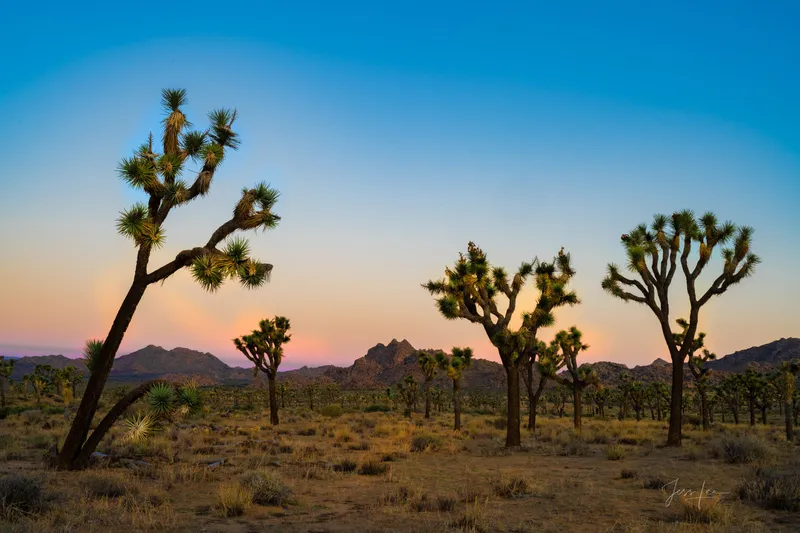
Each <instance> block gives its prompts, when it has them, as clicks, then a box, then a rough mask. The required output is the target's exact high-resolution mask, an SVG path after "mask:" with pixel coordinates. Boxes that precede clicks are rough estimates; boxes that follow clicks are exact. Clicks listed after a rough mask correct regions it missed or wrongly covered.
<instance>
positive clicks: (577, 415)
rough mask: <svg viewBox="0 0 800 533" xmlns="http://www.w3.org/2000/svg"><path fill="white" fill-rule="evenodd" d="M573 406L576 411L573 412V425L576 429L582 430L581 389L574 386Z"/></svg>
mask: <svg viewBox="0 0 800 533" xmlns="http://www.w3.org/2000/svg"><path fill="white" fill-rule="evenodd" d="M572 406H573V407H574V413H573V414H572V421H573V426H574V427H575V429H576V430H578V431H580V430H581V409H582V405H581V390H580V389H579V388H578V387H573V388H572Z"/></svg>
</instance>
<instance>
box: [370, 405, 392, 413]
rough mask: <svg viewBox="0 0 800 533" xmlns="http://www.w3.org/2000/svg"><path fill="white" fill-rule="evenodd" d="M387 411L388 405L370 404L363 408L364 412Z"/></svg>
mask: <svg viewBox="0 0 800 533" xmlns="http://www.w3.org/2000/svg"><path fill="white" fill-rule="evenodd" d="M389 411H390V409H389V406H388V405H379V404H372V405H368V406H366V407H365V408H364V412H365V413H388V412H389Z"/></svg>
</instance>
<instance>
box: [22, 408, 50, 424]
mask: <svg viewBox="0 0 800 533" xmlns="http://www.w3.org/2000/svg"><path fill="white" fill-rule="evenodd" d="M20 418H21V419H22V423H23V424H25V425H26V426H39V425H41V424H42V422H44V415H43V414H42V411H41V410H39V409H31V410H29V411H23V412H22V413H20Z"/></svg>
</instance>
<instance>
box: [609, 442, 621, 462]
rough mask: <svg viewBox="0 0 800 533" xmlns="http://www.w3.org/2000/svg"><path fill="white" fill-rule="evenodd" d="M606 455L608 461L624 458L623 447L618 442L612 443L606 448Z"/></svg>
mask: <svg viewBox="0 0 800 533" xmlns="http://www.w3.org/2000/svg"><path fill="white" fill-rule="evenodd" d="M606 457H607V458H608V460H609V461H619V460H620V459H624V458H625V448H623V447H622V446H620V445H619V444H612V445H610V446H609V447H608V448H606Z"/></svg>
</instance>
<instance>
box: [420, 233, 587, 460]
mask: <svg viewBox="0 0 800 533" xmlns="http://www.w3.org/2000/svg"><path fill="white" fill-rule="evenodd" d="M532 274H533V275H535V279H536V288H537V289H538V290H539V299H538V301H537V303H536V307H535V308H534V310H533V311H530V312H526V313H523V315H522V324H521V326H520V327H519V329H517V330H516V331H513V330H511V329H510V326H509V324H510V322H511V319H512V318H513V316H514V311H515V310H516V307H517V297H518V296H519V293H520V291H521V290H522V287H523V286H524V285H525V282H526V281H527V279H528V278H529V277H530V276H531V275H532ZM574 275H575V271H574V270H573V269H572V266H571V263H570V255H569V254H567V253H564V251H563V249H562V251H560V252H559V253H558V256H557V257H555V258H554V259H553V262H552V263H546V262H539V261H538V260H534V261H533V262H531V263H522V265H520V267H519V269H518V270H517V273H516V274H515V275H514V277H513V278H512V279H509V278H508V275H507V274H506V271H505V270H504V269H503V268H501V267H492V266H491V264H490V263H489V261H488V259H487V258H486V254H485V253H484V252H483V250H481V249H480V248H478V246H476V245H475V243H473V242H470V243H469V244H468V246H467V255H466V256H465V255H463V254H459V259H458V261H457V262H456V263H455V265H454V266H453V267H452V268H450V267H448V268H446V269H445V277H444V278H443V279H441V280H438V281H433V280H431V281H428V282H427V283H426V284H424V285H423V287H424V288H425V289H427V290H428V292H430V293H431V294H432V295H434V296H436V297H437V299H436V303H437V306H438V308H439V312H440V313H441V314H442V315H443V316H444V317H445V318H446V319H448V320H455V319H457V318H462V319H465V320H468V321H470V322H472V323H475V324H479V325H480V326H482V327H483V330H484V331H485V332H486V335H487V336H488V337H489V340H490V341H491V343H492V344H493V345H494V346H495V347H496V348H497V351H498V353H499V354H500V359H501V361H502V363H503V368H504V369H505V371H506V383H507V387H508V391H507V407H508V415H507V422H508V423H507V430H506V446H507V447H513V446H519V445H520V444H521V441H520V397H519V370H520V368H525V365H526V364H527V362H528V360H529V358H530V357H535V355H536V343H537V339H536V334H537V332H538V330H539V328H540V327H546V326H551V325H553V323H554V322H555V316H554V315H553V311H554V310H555V309H556V308H558V307H561V306H563V305H574V304H576V303H578V297H577V295H576V294H575V293H574V292H572V291H568V290H567V284H568V283H569V281H570V280H571V279H572V277H573V276H574ZM500 295H502V296H505V298H506V299H507V300H508V306H507V307H506V309H505V311H504V312H501V311H500V310H499V308H498V305H497V304H498V302H497V299H498V296H500Z"/></svg>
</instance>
